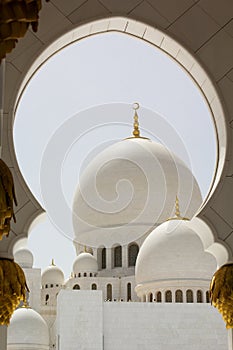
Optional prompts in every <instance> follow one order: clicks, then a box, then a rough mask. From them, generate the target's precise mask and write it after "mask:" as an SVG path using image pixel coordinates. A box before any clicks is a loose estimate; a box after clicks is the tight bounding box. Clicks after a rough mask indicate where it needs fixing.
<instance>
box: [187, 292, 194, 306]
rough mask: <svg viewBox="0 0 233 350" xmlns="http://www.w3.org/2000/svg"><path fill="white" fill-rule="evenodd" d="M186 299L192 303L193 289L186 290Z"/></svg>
mask: <svg viewBox="0 0 233 350" xmlns="http://www.w3.org/2000/svg"><path fill="white" fill-rule="evenodd" d="M186 301H187V303H193V291H192V290H191V289H188V290H187V291H186Z"/></svg>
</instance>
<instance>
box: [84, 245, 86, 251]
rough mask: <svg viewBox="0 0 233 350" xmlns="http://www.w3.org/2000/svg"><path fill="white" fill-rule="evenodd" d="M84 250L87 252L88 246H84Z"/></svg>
mask: <svg viewBox="0 0 233 350" xmlns="http://www.w3.org/2000/svg"><path fill="white" fill-rule="evenodd" d="M84 252H85V253H87V246H86V245H85V246H84Z"/></svg>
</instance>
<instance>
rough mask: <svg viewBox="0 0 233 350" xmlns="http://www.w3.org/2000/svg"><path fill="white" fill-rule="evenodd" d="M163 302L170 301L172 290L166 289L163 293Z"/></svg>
mask: <svg viewBox="0 0 233 350" xmlns="http://www.w3.org/2000/svg"><path fill="white" fill-rule="evenodd" d="M165 302H166V303H171V302H172V292H171V291H170V290H167V291H166V293H165Z"/></svg>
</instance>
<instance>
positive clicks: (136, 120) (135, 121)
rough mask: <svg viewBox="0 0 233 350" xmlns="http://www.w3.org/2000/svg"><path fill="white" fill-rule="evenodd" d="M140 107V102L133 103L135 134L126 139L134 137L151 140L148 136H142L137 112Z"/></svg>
mask: <svg viewBox="0 0 233 350" xmlns="http://www.w3.org/2000/svg"><path fill="white" fill-rule="evenodd" d="M139 108H140V105H139V103H138V102H135V103H134V104H133V110H134V124H133V132H132V134H133V136H131V137H127V138H126V139H125V140H130V139H134V138H139V139H145V140H149V139H148V137H142V136H140V130H139V121H138V113H137V110H138V109H139Z"/></svg>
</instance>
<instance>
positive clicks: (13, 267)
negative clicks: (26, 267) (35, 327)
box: [0, 258, 29, 325]
mask: <svg viewBox="0 0 233 350" xmlns="http://www.w3.org/2000/svg"><path fill="white" fill-rule="evenodd" d="M26 291H28V292H29V289H28V287H27V283H26V279H25V276H24V272H23V270H22V269H21V267H20V266H19V265H18V264H16V263H15V262H14V261H13V260H10V259H3V258H0V325H9V323H10V318H11V316H12V314H13V312H14V311H15V309H16V308H17V306H19V303H20V301H21V300H22V301H23V302H24V303H26Z"/></svg>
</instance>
